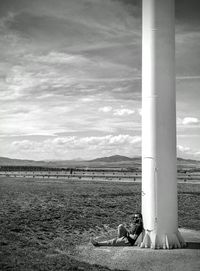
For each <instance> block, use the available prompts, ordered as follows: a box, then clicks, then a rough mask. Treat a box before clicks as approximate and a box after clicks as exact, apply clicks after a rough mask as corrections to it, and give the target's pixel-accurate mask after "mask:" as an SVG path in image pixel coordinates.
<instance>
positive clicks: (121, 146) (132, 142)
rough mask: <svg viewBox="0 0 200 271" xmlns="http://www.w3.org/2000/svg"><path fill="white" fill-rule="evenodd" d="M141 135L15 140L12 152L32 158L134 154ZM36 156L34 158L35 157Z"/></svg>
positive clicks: (138, 145)
mask: <svg viewBox="0 0 200 271" xmlns="http://www.w3.org/2000/svg"><path fill="white" fill-rule="evenodd" d="M140 142H141V137H140V136H130V135H127V134H126V135H125V134H119V135H105V136H90V137H78V136H66V137H56V138H55V137H54V138H49V139H45V140H41V141H34V140H15V141H14V142H13V143H12V144H11V150H12V152H16V153H17V155H18V157H23V158H29V156H30V153H31V156H32V159H38V160H39V159H52V158H54V159H55V157H57V159H71V158H73V157H74V156H75V157H77V155H78V156H79V157H81V158H86V157H88V158H90V157H98V156H99V155H100V154H104V155H110V154H115V153H120V154H126V155H130V156H133V155H134V154H135V155H138V154H139V150H140ZM133 147H134V148H133ZM33 157H34V158H33Z"/></svg>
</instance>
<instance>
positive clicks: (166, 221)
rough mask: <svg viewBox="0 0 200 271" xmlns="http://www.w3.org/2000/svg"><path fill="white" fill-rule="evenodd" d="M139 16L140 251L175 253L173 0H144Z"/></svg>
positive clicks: (177, 237) (177, 238) (179, 242)
mask: <svg viewBox="0 0 200 271" xmlns="http://www.w3.org/2000/svg"><path fill="white" fill-rule="evenodd" d="M142 17H143V29H142V31H143V34H142V213H143V220H144V229H145V234H144V238H143V241H142V243H141V247H151V248H177V247H183V246H185V243H184V240H183V238H182V237H181V235H180V233H179V232H178V211H177V168H176V95H175V18H174V0H143V14H142Z"/></svg>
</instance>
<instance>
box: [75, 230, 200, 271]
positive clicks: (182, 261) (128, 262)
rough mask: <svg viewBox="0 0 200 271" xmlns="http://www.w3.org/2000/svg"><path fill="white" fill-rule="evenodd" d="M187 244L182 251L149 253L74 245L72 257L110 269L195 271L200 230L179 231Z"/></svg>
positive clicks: (135, 248) (199, 265)
mask: <svg viewBox="0 0 200 271" xmlns="http://www.w3.org/2000/svg"><path fill="white" fill-rule="evenodd" d="M180 232H181V234H182V236H183V238H184V240H185V241H186V243H187V247H186V248H184V249H172V250H163V249H160V250H153V249H149V248H148V249H145V248H140V247H138V246H133V247H129V246H127V247H94V246H93V245H92V244H87V245H81V246H78V247H77V249H76V253H75V258H77V259H78V260H80V261H84V262H88V263H90V264H98V265H102V266H107V267H108V268H110V269H119V270H131V271H134V270H137V271H147V270H148V271H149V270H151V271H154V270H155V271H199V270H200V231H194V230H188V229H180Z"/></svg>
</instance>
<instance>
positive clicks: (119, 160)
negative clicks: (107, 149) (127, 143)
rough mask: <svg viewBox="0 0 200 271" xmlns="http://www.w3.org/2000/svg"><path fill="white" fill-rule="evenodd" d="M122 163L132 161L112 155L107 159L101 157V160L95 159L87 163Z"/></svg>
mask: <svg viewBox="0 0 200 271" xmlns="http://www.w3.org/2000/svg"><path fill="white" fill-rule="evenodd" d="M122 161H123V162H124V161H132V158H129V157H126V156H122V155H112V156H108V157H101V158H96V159H93V160H90V161H88V162H108V163H113V162H122Z"/></svg>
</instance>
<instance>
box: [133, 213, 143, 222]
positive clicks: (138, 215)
mask: <svg viewBox="0 0 200 271" xmlns="http://www.w3.org/2000/svg"><path fill="white" fill-rule="evenodd" d="M133 221H134V222H135V223H138V222H140V221H142V214H141V213H139V212H138V213H135V214H134V215H133Z"/></svg>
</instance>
